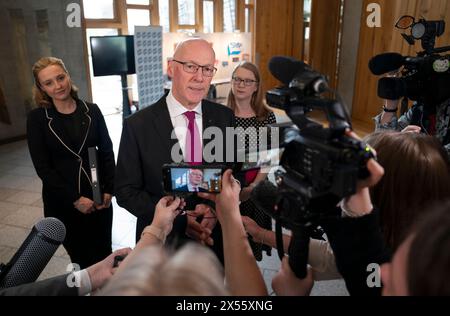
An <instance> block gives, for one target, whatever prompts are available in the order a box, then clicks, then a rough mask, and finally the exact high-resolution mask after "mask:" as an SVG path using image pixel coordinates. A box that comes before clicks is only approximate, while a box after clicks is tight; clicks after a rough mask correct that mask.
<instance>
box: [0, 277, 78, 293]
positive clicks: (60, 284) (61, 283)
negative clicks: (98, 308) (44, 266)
mask: <svg viewBox="0 0 450 316" xmlns="http://www.w3.org/2000/svg"><path fill="white" fill-rule="evenodd" d="M68 276H69V275H68V274H65V275H60V276H57V277H54V278H51V279H47V280H43V281H37V282H33V283H28V284H23V285H19V286H14V287H9V288H4V289H0V296H78V288H77V287H68V286H67V277H68Z"/></svg>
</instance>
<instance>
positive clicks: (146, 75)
mask: <svg viewBox="0 0 450 316" xmlns="http://www.w3.org/2000/svg"><path fill="white" fill-rule="evenodd" d="M162 34H163V33H162V27H161V26H136V27H135V33H134V52H135V61H136V75H137V85H138V94H139V109H143V108H145V107H147V106H149V105H152V104H153V103H155V102H156V101H158V100H159V99H160V98H161V97H162V96H163V94H164V76H163V65H162V60H163V50H162V39H163V36H162Z"/></svg>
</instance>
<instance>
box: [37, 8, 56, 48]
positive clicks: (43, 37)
mask: <svg viewBox="0 0 450 316" xmlns="http://www.w3.org/2000/svg"><path fill="white" fill-rule="evenodd" d="M35 13H36V26H37V32H38V36H37V38H38V43H39V53H40V55H41V56H53V54H52V50H51V49H50V45H49V43H50V40H49V36H48V29H49V26H48V13H47V10H45V9H44V10H36V11H35Z"/></svg>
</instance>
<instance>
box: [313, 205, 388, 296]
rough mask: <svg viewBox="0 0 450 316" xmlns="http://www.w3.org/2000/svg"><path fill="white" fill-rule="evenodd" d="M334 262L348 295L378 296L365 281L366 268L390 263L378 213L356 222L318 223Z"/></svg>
mask: <svg viewBox="0 0 450 316" xmlns="http://www.w3.org/2000/svg"><path fill="white" fill-rule="evenodd" d="M321 226H322V227H323V229H324V230H325V232H326V234H327V237H328V239H329V242H330V244H331V248H332V249H333V252H334V256H335V259H336V266H337V268H338V270H339V273H341V275H342V277H343V278H344V280H345V284H346V286H347V290H348V292H349V293H350V295H357V296H379V295H381V288H380V287H373V288H370V287H369V286H368V285H367V278H368V277H369V275H370V273H371V271H368V269H367V268H368V266H369V264H373V263H374V264H378V265H379V266H381V264H383V263H386V262H388V261H389V260H390V257H391V252H390V250H389V249H388V248H386V245H385V243H384V241H383V235H382V234H381V229H380V224H379V216H378V211H377V210H376V209H375V210H374V211H373V212H372V213H371V214H369V215H365V216H362V217H358V218H348V217H347V218H329V219H327V220H323V221H322V222H321Z"/></svg>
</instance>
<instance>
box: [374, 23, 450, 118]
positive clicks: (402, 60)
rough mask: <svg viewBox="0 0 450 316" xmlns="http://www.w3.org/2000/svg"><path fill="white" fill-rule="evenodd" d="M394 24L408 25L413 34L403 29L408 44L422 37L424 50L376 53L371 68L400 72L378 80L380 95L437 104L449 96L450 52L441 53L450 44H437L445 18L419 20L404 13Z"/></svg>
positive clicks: (382, 72) (385, 72)
mask: <svg viewBox="0 0 450 316" xmlns="http://www.w3.org/2000/svg"><path fill="white" fill-rule="evenodd" d="M395 27H396V28H398V29H402V30H408V29H409V30H410V35H408V34H406V33H402V36H403V38H404V39H405V40H406V41H407V42H408V44H409V45H414V44H415V42H416V41H418V40H420V41H421V44H422V48H423V49H424V50H423V51H422V52H419V53H417V56H416V57H410V56H405V57H404V56H402V55H400V54H398V53H383V54H380V55H377V56H375V57H373V58H372V59H371V60H370V62H369V68H370V70H371V71H372V73H373V74H374V75H383V74H387V73H392V74H394V73H396V75H400V77H392V76H389V77H384V78H381V79H380V80H379V81H378V96H379V97H380V98H383V99H389V100H398V99H401V98H405V102H404V104H405V105H406V104H407V100H408V99H410V100H413V101H418V102H421V103H422V104H424V105H427V106H436V105H439V104H441V103H442V102H444V101H445V100H447V99H449V98H450V89H448V87H449V85H450V71H449V69H450V55H440V53H444V52H446V51H449V50H450V46H446V47H441V48H434V45H435V43H436V37H439V36H441V35H442V34H444V30H445V22H444V21H427V20H425V19H420V20H419V21H417V22H416V21H415V19H414V17H412V16H403V17H401V18H400V19H399V20H398V21H397V23H396V24H395ZM402 67H403V68H402ZM399 70H400V71H399ZM404 110H405V109H403V111H404Z"/></svg>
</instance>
